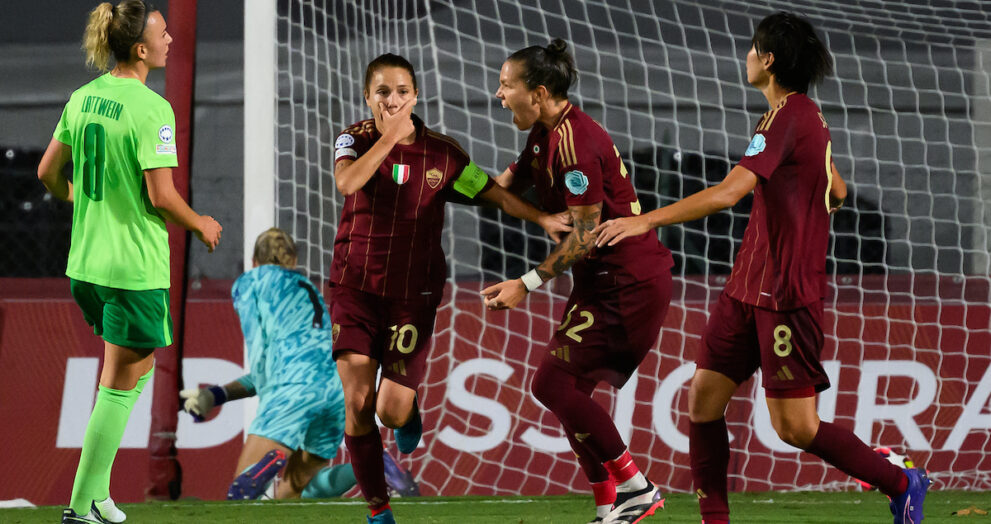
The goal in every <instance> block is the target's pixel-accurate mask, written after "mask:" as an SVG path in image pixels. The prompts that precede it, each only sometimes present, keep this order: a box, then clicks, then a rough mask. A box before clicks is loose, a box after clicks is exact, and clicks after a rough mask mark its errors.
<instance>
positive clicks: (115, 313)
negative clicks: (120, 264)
mask: <svg viewBox="0 0 991 524" xmlns="http://www.w3.org/2000/svg"><path fill="white" fill-rule="evenodd" d="M69 280H70V289H71V290H72V298H74V299H76V304H79V309H81V310H83V317H84V318H85V319H86V323H87V324H89V325H91V326H93V332H94V333H96V335H97V336H100V337H103V340H106V341H107V342H110V343H111V344H117V345H118V346H124V347H126V348H135V349H141V348H161V347H165V346H170V345H172V315H170V314H169V290H168V289H148V290H144V291H132V290H129V289H117V288H112V287H104V286H98V285H96V284H91V283H89V282H83V281H81V280H75V279H69Z"/></svg>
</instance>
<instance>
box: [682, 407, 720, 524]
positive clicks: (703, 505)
mask: <svg viewBox="0 0 991 524" xmlns="http://www.w3.org/2000/svg"><path fill="white" fill-rule="evenodd" d="M688 442H689V445H688V456H689V459H690V462H691V467H692V484H693V485H694V486H695V494H696V495H697V496H698V498H699V512H700V513H701V514H702V520H703V521H705V522H710V521H712V522H720V521H728V520H729V499H728V498H727V496H726V491H727V488H726V484H727V483H726V471H727V468H728V467H729V436H728V435H727V433H726V419H724V418H721V419H718V420H713V421H711V422H699V423H696V422H691V423H690V424H689V426H688Z"/></svg>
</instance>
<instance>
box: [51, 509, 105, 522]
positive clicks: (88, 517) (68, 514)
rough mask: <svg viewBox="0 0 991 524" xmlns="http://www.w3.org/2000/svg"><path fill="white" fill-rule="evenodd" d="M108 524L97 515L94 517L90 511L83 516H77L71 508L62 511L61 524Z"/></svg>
mask: <svg viewBox="0 0 991 524" xmlns="http://www.w3.org/2000/svg"><path fill="white" fill-rule="evenodd" d="M109 522H110V521H109V520H106V519H104V518H103V517H101V516H99V515H94V514H93V512H92V511H90V512H89V513H87V514H85V515H79V514H78V513H76V512H75V511H73V510H72V508H65V509H63V510H62V524H107V523H109Z"/></svg>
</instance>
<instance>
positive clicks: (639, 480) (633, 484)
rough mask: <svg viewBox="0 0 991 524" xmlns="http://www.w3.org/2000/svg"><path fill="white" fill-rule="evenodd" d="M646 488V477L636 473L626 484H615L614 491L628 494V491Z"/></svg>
mask: <svg viewBox="0 0 991 524" xmlns="http://www.w3.org/2000/svg"><path fill="white" fill-rule="evenodd" d="M646 487H647V477H645V476H643V473H641V472H639V471H638V472H637V474H636V475H633V476H632V477H630V479H629V480H627V481H626V482H618V483H617V484H616V491H621V492H624V493H628V492H630V491H637V490H639V489H643V488H646Z"/></svg>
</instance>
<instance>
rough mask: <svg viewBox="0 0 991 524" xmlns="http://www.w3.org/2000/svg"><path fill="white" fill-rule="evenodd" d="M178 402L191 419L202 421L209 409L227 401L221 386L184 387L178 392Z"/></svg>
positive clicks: (225, 393) (225, 392)
mask: <svg viewBox="0 0 991 524" xmlns="http://www.w3.org/2000/svg"><path fill="white" fill-rule="evenodd" d="M179 402H180V403H181V404H182V409H183V411H185V412H186V413H189V414H190V415H192V416H193V420H195V421H196V422H203V421H204V420H206V416H207V415H209V414H210V410H212V409H213V408H215V407H217V406H220V405H221V404H223V403H224V402H227V391H226V390H225V389H224V388H223V386H209V387H205V388H190V389H184V390H182V391H180V392H179Z"/></svg>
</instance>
